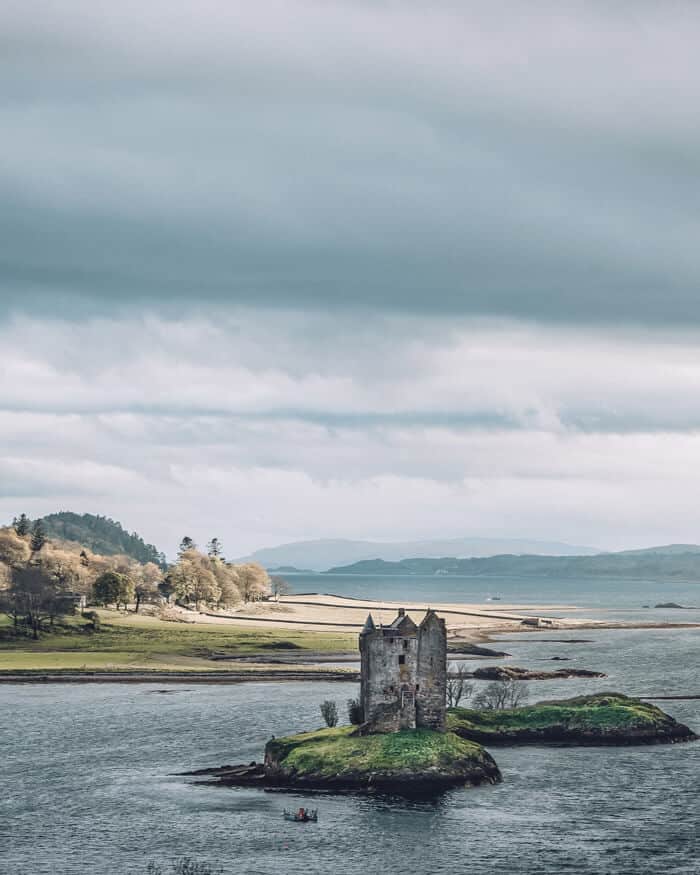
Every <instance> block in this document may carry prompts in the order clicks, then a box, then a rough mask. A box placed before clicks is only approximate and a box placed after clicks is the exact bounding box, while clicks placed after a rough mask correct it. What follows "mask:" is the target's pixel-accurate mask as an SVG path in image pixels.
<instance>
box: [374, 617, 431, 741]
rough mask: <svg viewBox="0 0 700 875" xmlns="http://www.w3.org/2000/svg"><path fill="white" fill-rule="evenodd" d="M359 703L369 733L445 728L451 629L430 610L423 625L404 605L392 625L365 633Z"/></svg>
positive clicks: (375, 628) (375, 627)
mask: <svg viewBox="0 0 700 875" xmlns="http://www.w3.org/2000/svg"><path fill="white" fill-rule="evenodd" d="M360 658H361V670H360V680H361V689H360V702H361V705H362V711H363V715H364V721H365V729H366V731H368V732H397V731H398V730H399V729H416V728H424V729H436V730H438V731H439V732H444V731H445V693H446V689H445V688H446V684H447V633H446V630H445V621H444V620H442V619H440V617H438V616H437V614H436V613H435V611H431V610H429V611H428V612H427V614H426V615H425V617H424V618H423V621H422V622H421V623H420V625H418V626H417V625H416V624H415V623H414V622H413V620H412V619H411V618H410V617H409V616H408V615H407V614H406V612H405V611H404V610H403V608H401V609H400V610H399V613H398V616H397V617H396V619H395V620H394V621H393V623H391V625H389V626H379V627H377V626H375V624H374V620H373V619H372V615H371V614H370V615H369V616H368V617H367V622H366V623H365V625H364V628H363V629H362V632H360Z"/></svg>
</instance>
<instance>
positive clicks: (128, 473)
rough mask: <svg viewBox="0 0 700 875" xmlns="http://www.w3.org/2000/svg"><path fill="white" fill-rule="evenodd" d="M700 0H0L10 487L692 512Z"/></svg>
mask: <svg viewBox="0 0 700 875" xmlns="http://www.w3.org/2000/svg"><path fill="white" fill-rule="evenodd" d="M699 44H700V5H698V4H697V3H680V2H668V3H652V2H649V3H647V2H644V0H634V2H629V3H625V2H620V3H615V4H609V3H608V4H604V3H591V2H586V3H580V4H577V3H561V2H552V3H547V2H540V3H534V4H533V3H529V2H527V3H526V2H522V3H521V2H511V3H503V4H493V3H491V2H483V3H479V2H472V3H464V2H459V3H457V2H455V3H451V2H443V3H439V2H411V0H402V2H395V3H394V2H370V0H365V2H363V0H355V2H350V0H345V2H333V0H326V2H320V0H319V2H311V0H280V2H271V0H258V2H255V3H250V2H236V0H225V2H224V0H221V2H215V0H198V2H196V3H195V2H194V0H187V2H184V0H167V2H166V0H151V2H149V3H148V4H144V3H143V2H135V0H120V2H119V3H115V2H111V0H110V2H102V0H60V2H58V0H56V2H49V0H43V2H42V0H34V2H32V3H26V2H25V0H5V2H4V3H2V4H1V5H0V129H1V130H2V139H1V141H0V296H1V299H2V308H0V353H1V355H0V521H5V520H8V519H10V518H11V517H12V516H13V515H14V514H16V513H19V512H21V511H26V512H27V513H29V514H30V515H32V516H35V515H38V514H41V513H46V512H51V511H54V510H58V509H68V510H75V511H78V512H82V511H89V512H93V513H104V514H107V515H109V516H112V517H114V518H117V519H119V520H121V521H122V522H123V523H124V525H125V526H126V527H127V528H129V529H136V530H137V531H138V532H139V533H140V534H142V535H143V536H144V538H146V539H147V540H149V541H153V542H155V543H156V544H157V545H158V546H159V547H160V548H162V549H164V550H166V551H167V552H169V553H170V554H172V553H173V551H174V549H175V547H176V544H177V542H178V541H179V539H180V538H181V537H182V535H183V534H186V533H187V534H190V535H192V536H193V537H195V539H196V540H199V541H200V542H204V541H205V540H206V539H208V538H209V537H211V536H213V535H216V536H218V537H220V538H221V539H222V541H223V542H224V545H225V548H226V552H227V554H228V555H231V556H235V555H241V554H243V553H246V552H248V551H249V550H251V549H254V548H257V547H260V546H265V545H270V544H275V543H280V542H283V541H290V540H295V539H300V538H309V537H357V538H368V539H376V540H389V539H409V538H413V537H416V538H427V537H433V536H458V535H485V536H489V535H490V536H499V537H501V536H506V537H507V536H512V537H541V538H546V539H555V538H556V539H558V540H565V541H569V542H573V543H579V544H591V545H593V546H600V547H604V548H615V547H627V546H643V545H650V544H653V543H662V542H672V541H683V542H696V543H697V542H700V499H699V498H698V496H700V245H698V241H699V239H700V182H699V180H700V113H698V106H699V105H700V53H699V52H698V45H699Z"/></svg>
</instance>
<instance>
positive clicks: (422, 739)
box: [187, 610, 695, 794]
mask: <svg viewBox="0 0 700 875" xmlns="http://www.w3.org/2000/svg"><path fill="white" fill-rule="evenodd" d="M360 656H361V668H360V681H361V688H360V700H359V711H360V714H361V722H360V723H359V725H354V726H341V727H332V728H328V729H319V730H316V731H313V732H304V733H301V734H299V735H291V736H286V737H284V738H272V739H271V740H270V741H268V743H267V745H266V747H265V754H264V761H263V762H262V763H256V762H253V763H250V764H249V765H239V766H220V767H218V768H213V769H200V770H198V771H196V772H189V773H187V774H189V775H191V776H195V777H198V778H201V779H204V780H205V781H206V782H207V783H212V782H214V783H219V784H226V785H229V786H239V787H241V786H243V787H250V786H256V787H262V788H269V789H286V790H295V789H297V790H334V791H363V792H367V791H382V792H391V793H411V794H412V793H425V792H434V791H440V790H444V789H448V788H450V787H457V786H469V785H471V786H474V785H478V784H483V783H491V784H494V783H497V782H499V781H500V780H501V773H500V771H499V769H498V766H497V764H496V762H495V760H494V759H493V757H492V756H491V755H490V754H489V753H488V752H487V751H486V750H485V749H484V748H483V747H482V744H489V745H491V744H494V745H497V744H511V745H512V744H533V743H538V744H543V743H556V744H562V743H564V744H655V743H663V742H676V741H690V740H692V739H694V738H695V735H694V734H693V732H692V731H691V730H690V729H688V727H687V726H683V725H682V724H680V723H677V722H676V721H675V720H674V719H673V718H672V717H669V716H668V715H667V714H664V712H663V711H661V710H659V709H658V708H656V707H655V706H654V705H650V704H647V703H645V702H641V701H639V700H638V699H631V698H628V697H626V696H623V695H621V694H619V693H602V694H598V695H593V696H581V697H578V698H574V699H567V700H563V701H556V702H540V703H538V704H536V705H532V706H530V707H522V708H512V709H510V710H471V709H467V708H451V709H450V710H449V711H448V710H447V709H446V705H445V702H446V687H447V636H446V630H445V622H444V620H442V619H441V618H439V617H438V616H437V615H436V614H435V612H434V611H428V612H427V614H426V615H425V618H424V619H423V620H422V622H421V623H420V624H419V625H416V624H415V623H414V622H413V620H411V618H410V617H408V616H407V615H406V613H405V611H403V610H400V611H399V613H398V616H397V617H396V619H395V620H394V621H393V622H392V623H391V624H390V625H389V626H379V627H377V626H375V624H374V621H373V619H372V617H371V615H370V616H369V617H368V618H367V622H366V623H365V625H364V628H363V629H362V632H361V633H360ZM475 674H476V673H475ZM590 674H593V673H590Z"/></svg>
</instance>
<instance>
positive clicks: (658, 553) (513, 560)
mask: <svg viewBox="0 0 700 875" xmlns="http://www.w3.org/2000/svg"><path fill="white" fill-rule="evenodd" d="M329 571H330V572H331V573H333V574H402V575H408V574H459V575H466V576H469V577H488V576H499V577H501V576H508V575H515V576H519V577H528V576H532V577H561V578H567V577H610V578H621V577H624V578H636V579H644V578H648V579H654V580H659V579H674V578H675V579H681V580H691V581H698V582H700V546H698V545H696V544H669V545H668V546H661V547H649V548H645V549H641V550H625V551H622V552H620V553H599V554H597V555H593V556H590V555H589V556H534V555H512V554H510V555H508V554H506V555H500V556H489V557H479V558H469V559H464V558H462V559H460V558H454V557H447V558H441V559H434V558H426V557H419V558H413V559H403V560H401V561H399V562H386V561H384V560H382V559H371V560H364V561H360V562H354V563H352V564H351V565H344V566H335V567H333V568H330V569H329Z"/></svg>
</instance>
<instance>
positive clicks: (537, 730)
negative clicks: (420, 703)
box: [447, 693, 692, 744]
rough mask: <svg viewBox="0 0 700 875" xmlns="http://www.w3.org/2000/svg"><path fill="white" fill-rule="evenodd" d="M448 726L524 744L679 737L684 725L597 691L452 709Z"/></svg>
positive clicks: (636, 702) (474, 735) (473, 735)
mask: <svg viewBox="0 0 700 875" xmlns="http://www.w3.org/2000/svg"><path fill="white" fill-rule="evenodd" d="M447 723H448V727H449V729H451V730H452V731H453V732H456V733H458V734H459V735H460V736H462V737H464V738H471V739H474V740H478V741H479V742H481V743H483V744H488V743H489V742H491V743H497V742H499V741H501V742H508V741H517V740H518V738H519V737H520V738H521V739H522V740H526V739H527V738H528V736H536V735H538V734H539V735H541V740H545V741H546V740H547V739H546V735H547V733H548V732H550V733H552V736H553V739H554V740H556V737H557V736H559V737H562V736H563V737H566V736H571V738H574V737H575V736H576V735H580V736H581V737H585V736H588V737H590V738H593V737H595V736H599V737H601V738H603V739H604V738H605V737H612V736H614V735H615V734H618V735H621V736H622V735H624V734H625V733H629V734H630V736H632V735H634V734H635V733H640V732H641V733H644V732H648V733H649V734H650V735H655V734H658V735H662V734H664V733H669V732H670V733H675V732H676V730H677V729H678V727H680V726H681V725H680V724H677V723H676V721H675V720H673V718H672V717H669V715H668V714H665V713H664V712H663V711H662V710H661V709H660V708H657V707H656V706H655V705H652V704H650V703H649V702H642V701H640V700H639V699H633V698H629V697H627V696H624V695H622V694H621V693H597V694H595V695H591V696H578V697H575V698H572V699H563V700H558V701H548V702H547V701H546V702H539V703H537V704H534V705H528V706H525V707H521V708H512V709H509V710H504V711H476V710H472V709H469V708H452V709H450V710H449V711H448V716H447ZM691 734H692V733H691ZM531 740H532V739H531Z"/></svg>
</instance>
